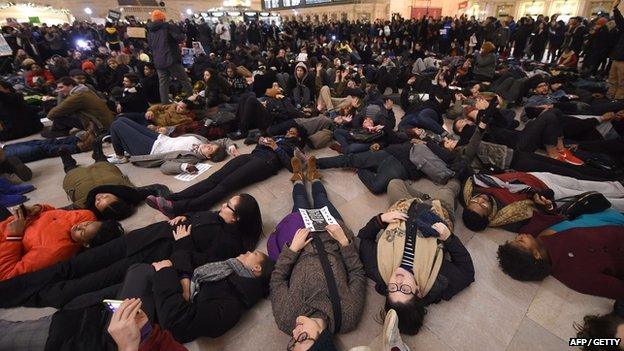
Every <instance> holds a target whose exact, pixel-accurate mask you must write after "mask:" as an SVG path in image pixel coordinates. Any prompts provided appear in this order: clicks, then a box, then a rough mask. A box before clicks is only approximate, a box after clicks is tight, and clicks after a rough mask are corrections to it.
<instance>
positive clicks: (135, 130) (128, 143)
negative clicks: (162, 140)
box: [110, 117, 158, 156]
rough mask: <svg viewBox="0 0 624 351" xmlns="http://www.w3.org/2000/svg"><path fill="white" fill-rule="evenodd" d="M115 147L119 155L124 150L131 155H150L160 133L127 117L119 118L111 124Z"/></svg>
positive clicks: (112, 139)
mask: <svg viewBox="0 0 624 351" xmlns="http://www.w3.org/2000/svg"><path fill="white" fill-rule="evenodd" d="M110 135H111V141H112V143H113V149H114V150H115V153H116V154H117V155H119V156H121V155H123V154H124V152H128V153H129V154H130V155H149V154H150V152H151V151H152V146H154V142H155V141H156V139H158V133H156V132H154V131H151V130H149V129H148V128H147V127H145V126H142V125H140V124H139V123H137V122H135V121H133V120H131V119H128V118H125V117H121V118H117V119H115V121H113V124H111V126H110Z"/></svg>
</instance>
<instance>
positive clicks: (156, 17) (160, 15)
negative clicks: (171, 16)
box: [152, 10, 167, 21]
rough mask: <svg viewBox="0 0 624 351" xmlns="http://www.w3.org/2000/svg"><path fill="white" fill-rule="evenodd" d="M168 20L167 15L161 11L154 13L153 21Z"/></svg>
mask: <svg viewBox="0 0 624 351" xmlns="http://www.w3.org/2000/svg"><path fill="white" fill-rule="evenodd" d="M165 19H167V17H166V16H165V13H164V12H162V11H160V10H154V11H152V21H164V20H165Z"/></svg>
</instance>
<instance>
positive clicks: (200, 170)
mask: <svg viewBox="0 0 624 351" xmlns="http://www.w3.org/2000/svg"><path fill="white" fill-rule="evenodd" d="M195 167H197V169H198V172H197V173H195V174H190V173H182V174H178V175H177V176H175V177H174V178H175V179H177V180H181V181H184V182H190V181H191V180H193V179H195V178H197V177H199V176H200V175H201V174H202V173H204V172H206V171H207V170H209V169H210V167H212V165H209V164H207V163H198V164H196V165H195Z"/></svg>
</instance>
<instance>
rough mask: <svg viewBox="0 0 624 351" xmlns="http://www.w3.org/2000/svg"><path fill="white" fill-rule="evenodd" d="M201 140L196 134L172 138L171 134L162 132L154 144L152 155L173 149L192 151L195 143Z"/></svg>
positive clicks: (198, 143)
mask: <svg viewBox="0 0 624 351" xmlns="http://www.w3.org/2000/svg"><path fill="white" fill-rule="evenodd" d="M201 143H202V142H201V140H199V139H197V138H196V137H194V136H182V137H177V138H172V137H170V136H167V135H164V134H160V135H159V136H158V139H156V141H155V142H154V145H152V151H150V155H156V154H163V153H167V152H172V151H192V150H193V147H194V146H195V145H200V144H201Z"/></svg>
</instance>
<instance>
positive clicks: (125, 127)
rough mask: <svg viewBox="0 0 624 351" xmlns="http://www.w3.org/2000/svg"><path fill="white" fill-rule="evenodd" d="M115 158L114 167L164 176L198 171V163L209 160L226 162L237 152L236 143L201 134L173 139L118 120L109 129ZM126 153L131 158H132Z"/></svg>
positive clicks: (127, 121) (111, 160) (135, 124)
mask: <svg viewBox="0 0 624 351" xmlns="http://www.w3.org/2000/svg"><path fill="white" fill-rule="evenodd" d="M110 133H111V141H112V143H113V149H114V150H115V155H114V156H113V157H111V158H109V159H108V162H110V163H113V164H119V163H127V162H132V163H134V164H135V165H137V166H140V167H160V170H161V171H162V172H163V173H165V174H178V173H182V172H187V173H194V172H197V167H195V164H197V163H199V162H203V161H206V160H211V161H213V162H220V161H223V160H224V159H225V158H226V157H227V155H228V152H229V153H234V152H235V151H234V150H235V149H236V146H235V145H233V144H229V145H227V146H226V145H225V143H219V142H209V141H208V140H206V139H205V138H204V137H202V136H199V135H194V134H190V135H186V136H181V137H177V138H170V137H168V136H166V135H163V134H158V133H156V132H154V131H152V130H150V129H149V128H147V127H145V126H142V125H140V124H138V123H136V122H134V121H132V120H130V119H127V118H118V119H116V120H115V122H113V124H112V125H111V129H110ZM125 153H128V154H130V155H131V157H130V158H127V157H126V156H125Z"/></svg>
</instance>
